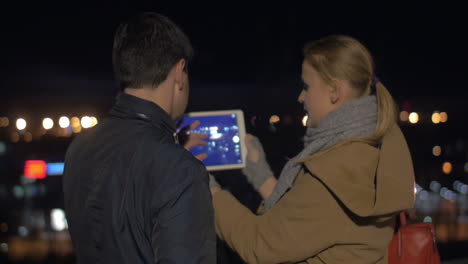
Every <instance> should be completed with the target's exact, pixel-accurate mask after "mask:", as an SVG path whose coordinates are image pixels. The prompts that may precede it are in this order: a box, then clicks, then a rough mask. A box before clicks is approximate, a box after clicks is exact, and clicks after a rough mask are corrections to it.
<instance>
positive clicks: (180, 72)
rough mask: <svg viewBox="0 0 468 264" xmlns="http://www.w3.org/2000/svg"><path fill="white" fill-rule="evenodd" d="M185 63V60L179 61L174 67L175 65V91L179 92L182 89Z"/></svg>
mask: <svg viewBox="0 0 468 264" xmlns="http://www.w3.org/2000/svg"><path fill="white" fill-rule="evenodd" d="M186 63H187V62H186V61H185V59H180V60H179V61H178V62H177V63H176V65H175V69H174V74H175V76H174V80H175V85H176V86H177V89H179V90H182V89H184V74H185V73H184V68H185V64H186Z"/></svg>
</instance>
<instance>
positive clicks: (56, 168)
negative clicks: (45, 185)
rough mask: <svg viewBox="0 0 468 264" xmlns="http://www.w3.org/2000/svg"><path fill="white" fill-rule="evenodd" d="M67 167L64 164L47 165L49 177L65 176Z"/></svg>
mask: <svg viewBox="0 0 468 264" xmlns="http://www.w3.org/2000/svg"><path fill="white" fill-rule="evenodd" d="M64 167H65V165H64V163H63V162H53V163H47V175H48V176H58V175H62V174H63V169H64Z"/></svg>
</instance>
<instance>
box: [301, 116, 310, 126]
mask: <svg viewBox="0 0 468 264" xmlns="http://www.w3.org/2000/svg"><path fill="white" fill-rule="evenodd" d="M308 118H309V117H308V116H307V115H305V116H304V117H303V118H302V125H303V126H307V119H308Z"/></svg>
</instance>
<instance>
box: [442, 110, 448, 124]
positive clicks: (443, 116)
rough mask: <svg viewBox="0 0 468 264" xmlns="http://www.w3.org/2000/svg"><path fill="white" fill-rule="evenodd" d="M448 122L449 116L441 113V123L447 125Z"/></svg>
mask: <svg viewBox="0 0 468 264" xmlns="http://www.w3.org/2000/svg"><path fill="white" fill-rule="evenodd" d="M447 120H448V114H447V113H446V112H442V113H440V122H442V123H445V122H447Z"/></svg>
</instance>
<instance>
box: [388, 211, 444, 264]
mask: <svg viewBox="0 0 468 264" xmlns="http://www.w3.org/2000/svg"><path fill="white" fill-rule="evenodd" d="M388 263H389V264H403V263H404V264H440V257H439V252H438V251H437V245H436V239H435V233H434V226H433V225H432V223H418V224H412V225H407V224H406V215H405V213H404V212H400V223H399V225H397V227H396V228H395V234H394V235H393V237H392V241H391V242H390V245H389V247H388Z"/></svg>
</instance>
